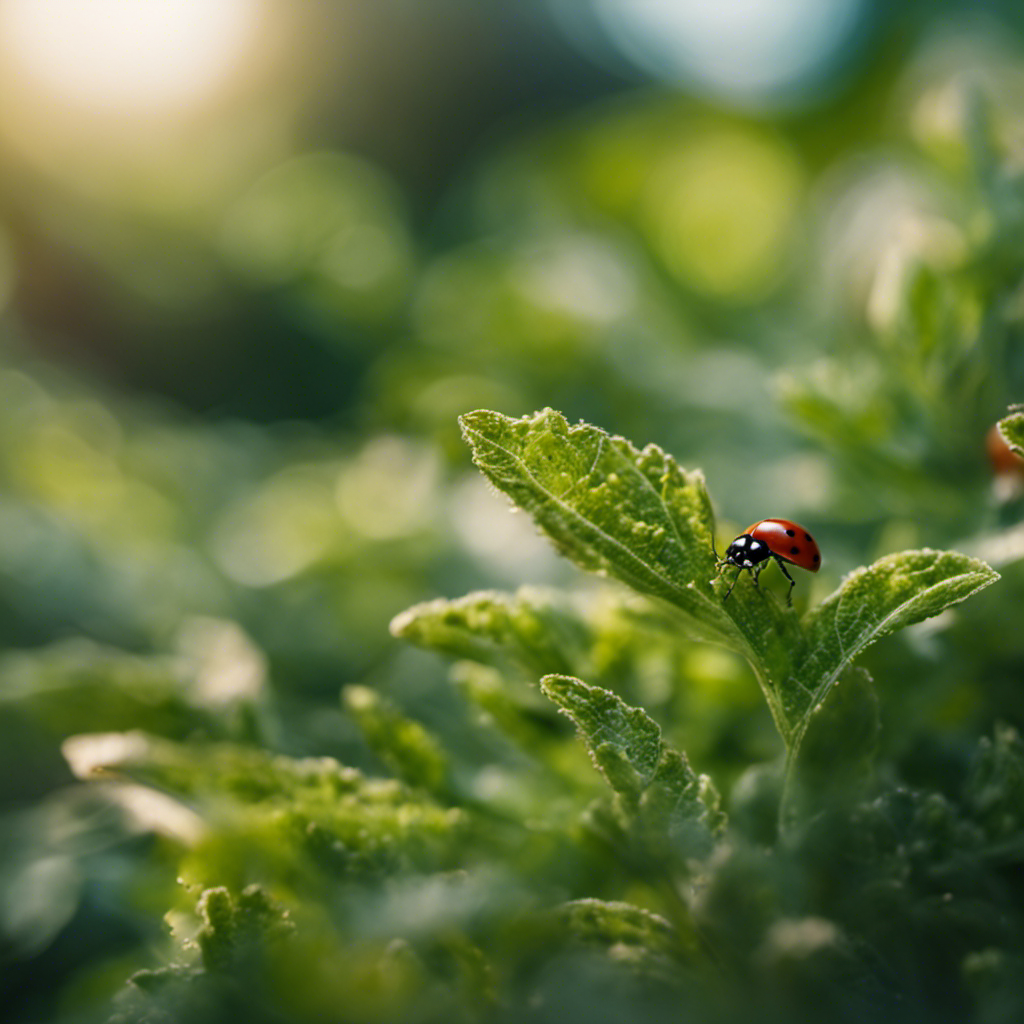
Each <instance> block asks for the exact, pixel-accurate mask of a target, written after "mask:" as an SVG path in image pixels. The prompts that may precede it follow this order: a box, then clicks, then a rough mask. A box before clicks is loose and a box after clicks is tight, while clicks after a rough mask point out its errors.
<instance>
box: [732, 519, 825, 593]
mask: <svg viewBox="0 0 1024 1024" xmlns="http://www.w3.org/2000/svg"><path fill="white" fill-rule="evenodd" d="M717 554H718V553H717V552H716V553H715V555H716V557H717ZM769 558H774V559H775V561H776V562H777V563H778V566H779V568H780V569H781V570H782V574H783V576H785V577H786V579H787V580H789V590H788V591H786V603H787V604H790V605H791V604H792V603H793V601H792V597H791V595H792V593H793V587H794V586H796V580H794V579H793V577H792V576H790V575H789V572H788V571H787V569H786V562H789V563H791V564H792V565H798V566H800V568H801V569H806V570H807V571H808V572H817V571H818V570H819V569H820V568H821V552H820V551H819V550H818V545H817V543H816V542H815V540H814V538H813V537H812V536H811V535H810V534H809V533H808V532H807V531H806V530H805V529H804V528H803V527H802V526H801V525H800V524H799V523H794V522H791V521H790V520H789V519H762V520H761V521H760V522H757V523H754V525H753V526H748V527H747V528H746V529H745V530H744V531H743V533H741V534H740V535H739V536H738V537H737V538H736V539H735V540H734V541H733V542H732V543H731V544H730V545H729V546H728V548H726V550H725V558H720V559H719V560H718V568H719V570H721V569H724V568H725V566H727V565H735V566H736V567H737V568H738V569H739V570H740V572H738V573H736V576H735V577H734V579H733V581H732V586H730V587H729V589H728V590H727V591H726V592H725V597H723V598H722V600H723V601H724V600H726V599H727V598H728V597H729V595H730V594H731V593H732V588H733V587H735V586H736V580H738V579H739V578H740V573H742V571H743V570H744V569H746V570H747V571H748V572H749V573H750V574H751V576H753V578H754V586H755V587H756V586H757V577H758V575H759V574H760V572H761V570H762V569H763V568H764V567H765V566H766V565H767V564H768V559H769Z"/></svg>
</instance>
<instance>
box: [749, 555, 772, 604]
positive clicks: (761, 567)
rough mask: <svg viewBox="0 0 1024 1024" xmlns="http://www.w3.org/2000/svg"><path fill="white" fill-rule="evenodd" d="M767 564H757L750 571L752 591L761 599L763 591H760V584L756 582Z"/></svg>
mask: <svg viewBox="0 0 1024 1024" xmlns="http://www.w3.org/2000/svg"><path fill="white" fill-rule="evenodd" d="M767 564H768V563H767V562H759V563H758V564H757V565H755V566H754V568H753V569H751V570H750V578H751V579H752V580H753V581H754V589H755V590H756V591H757V592H758V593H759V594H760V595H761V596H762V597H763V596H764V591H763V590H762V589H761V584H760V583H758V582H757V577H758V576H760V575H761V573H762V571H763V570H764V567H765V566H766V565H767Z"/></svg>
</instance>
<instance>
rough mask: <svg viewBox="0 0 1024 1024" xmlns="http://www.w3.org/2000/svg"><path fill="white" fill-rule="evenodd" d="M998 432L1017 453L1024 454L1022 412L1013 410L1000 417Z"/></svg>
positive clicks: (1023, 418) (1023, 414) (1023, 415)
mask: <svg viewBox="0 0 1024 1024" xmlns="http://www.w3.org/2000/svg"><path fill="white" fill-rule="evenodd" d="M1015 408H1016V407H1015ZM999 433H1001V434H1002V435H1003V437H1004V438H1005V439H1006V443H1007V444H1008V445H1009V446H1010V447H1011V448H1012V449H1013V450H1014V451H1015V452H1016V453H1017V454H1018V455H1020V456H1024V412H1014V413H1012V414H1011V415H1009V416H1007V417H1005V418H1004V419H1001V420H1000V421H999Z"/></svg>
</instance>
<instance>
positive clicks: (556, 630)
mask: <svg viewBox="0 0 1024 1024" xmlns="http://www.w3.org/2000/svg"><path fill="white" fill-rule="evenodd" d="M391 633H392V635H393V636H398V637H401V638H402V639H403V640H408V641H409V642H410V643H414V644H416V645H417V646H419V647H426V648H428V649H429V650H434V651H439V652H441V653H443V654H447V655H449V656H451V657H455V658H468V659H470V660H471V661H478V662H480V663H481V664H483V665H493V666H495V667H496V668H502V669H504V670H508V669H510V668H514V669H515V670H516V671H518V672H520V673H522V674H523V675H525V676H526V677H527V678H529V679H531V680H536V679H537V677H538V676H542V675H547V674H548V673H552V672H557V673H565V672H571V671H572V670H573V668H574V666H573V664H572V660H573V658H572V655H574V654H576V655H578V654H579V653H580V652H582V651H583V650H584V649H585V648H586V647H587V646H588V645H589V643H591V642H592V638H591V637H590V635H589V630H588V628H587V626H586V624H585V623H584V622H583V621H582V620H581V619H580V618H579V617H578V616H576V615H573V614H572V613H571V611H570V610H569V609H568V608H566V607H562V606H560V605H559V603H558V602H557V600H556V598H555V597H554V595H552V594H551V593H549V592H546V591H542V590H540V589H539V588H535V587H523V588H521V589H520V590H518V591H517V592H516V593H515V594H504V593H501V592H499V591H496V590H486V591H478V592H476V593H473V594H467V595H466V596H465V597H461V598H458V599H457V600H454V601H447V600H444V599H438V600H435V601H428V602H425V603H424V604H418V605H414V606H413V607H412V608H409V609H407V610H406V611H404V612H402V613H401V614H399V615H396V616H395V618H394V619H392V621H391Z"/></svg>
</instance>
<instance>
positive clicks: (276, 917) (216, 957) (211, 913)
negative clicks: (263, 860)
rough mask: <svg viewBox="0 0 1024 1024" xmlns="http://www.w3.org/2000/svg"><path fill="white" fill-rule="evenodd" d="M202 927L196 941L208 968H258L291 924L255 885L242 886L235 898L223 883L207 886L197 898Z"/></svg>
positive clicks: (289, 931)
mask: <svg viewBox="0 0 1024 1024" xmlns="http://www.w3.org/2000/svg"><path fill="white" fill-rule="evenodd" d="M197 909H198V912H199V916H200V917H201V918H202V919H203V927H202V928H200V929H199V933H198V934H197V936H196V941H197V943H198V945H199V950H200V952H201V954H202V957H203V966H204V967H205V968H206V969H207V970H208V971H221V972H226V971H229V970H238V969H239V968H240V967H242V968H244V967H250V968H258V967H259V962H260V960H262V956H263V954H264V953H265V952H266V951H268V949H267V947H270V948H269V952H273V946H274V944H276V943H280V942H281V941H285V940H287V939H288V938H290V937H291V936H292V935H293V934H294V931H295V927H294V925H293V924H292V922H291V921H289V920H288V915H287V912H286V911H284V910H283V909H281V908H279V907H278V906H277V905H276V904H275V903H274V901H273V900H272V899H271V898H270V897H269V896H268V895H267V894H266V892H265V891H264V890H263V889H262V888H261V887H260V886H259V885H249V886H246V887H245V889H243V890H242V891H241V892H240V893H239V894H238V897H237V899H236V898H233V897H232V896H231V893H230V892H228V890H227V889H226V888H224V887H223V886H217V887H216V888H213V889H207V890H206V891H205V892H204V893H203V894H202V896H201V897H200V899H199V905H198V908H197Z"/></svg>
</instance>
